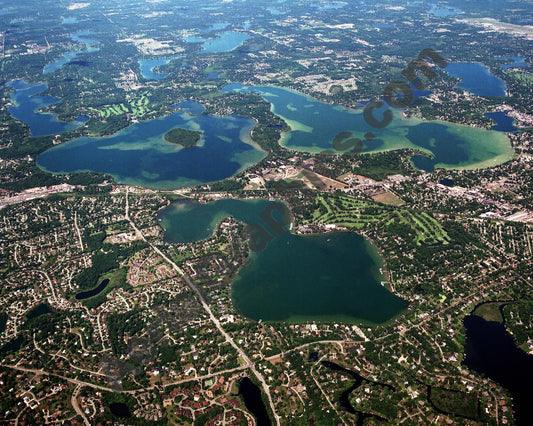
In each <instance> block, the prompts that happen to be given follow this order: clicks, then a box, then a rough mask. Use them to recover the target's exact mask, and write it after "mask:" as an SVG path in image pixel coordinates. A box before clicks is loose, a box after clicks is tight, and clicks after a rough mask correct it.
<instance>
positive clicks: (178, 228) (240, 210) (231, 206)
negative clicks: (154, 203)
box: [157, 199, 289, 243]
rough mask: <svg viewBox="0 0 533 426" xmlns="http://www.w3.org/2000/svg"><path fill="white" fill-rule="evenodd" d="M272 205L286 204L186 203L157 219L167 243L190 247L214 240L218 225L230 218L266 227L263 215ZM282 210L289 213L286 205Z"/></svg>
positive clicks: (257, 201) (178, 203) (254, 201)
mask: <svg viewBox="0 0 533 426" xmlns="http://www.w3.org/2000/svg"><path fill="white" fill-rule="evenodd" d="M269 204H273V205H274V206H276V205H282V204H283V203H281V202H280V201H269V200H264V199H250V200H234V199H222V200H217V201H214V202H211V203H207V204H202V203H199V202H198V201H196V200H190V199H182V200H177V201H175V202H173V203H172V204H171V205H170V206H168V207H165V208H164V209H162V210H161V211H160V212H159V213H158V214H157V218H158V219H159V220H160V221H161V226H162V227H163V228H164V230H165V234H164V241H165V242H168V243H190V242H194V241H201V240H205V239H207V238H210V237H211V236H212V235H213V233H214V232H215V229H216V227H217V226H218V224H219V223H220V222H222V221H223V220H224V219H226V218H228V217H230V216H232V217H234V218H235V219H236V220H238V221H240V222H244V223H246V224H250V223H261V224H262V225H263V226H265V227H266V224H265V223H264V221H262V220H261V219H260V217H259V215H260V214H261V212H263V211H264V210H265V208H266V207H267V206H268V205H269ZM280 207H284V208H280V209H279V211H285V210H287V208H286V207H285V206H284V205H283V206H280ZM276 220H277V218H276ZM286 222H289V221H288V220H287V221H286Z"/></svg>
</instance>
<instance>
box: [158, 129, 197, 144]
mask: <svg viewBox="0 0 533 426" xmlns="http://www.w3.org/2000/svg"><path fill="white" fill-rule="evenodd" d="M164 137H165V141H167V142H168V143H173V144H176V145H180V146H182V147H183V148H192V147H193V146H196V145H198V142H199V141H200V138H201V137H202V132H199V131H196V130H187V129H180V128H178V129H172V130H170V131H168V132H166V133H165V136H164Z"/></svg>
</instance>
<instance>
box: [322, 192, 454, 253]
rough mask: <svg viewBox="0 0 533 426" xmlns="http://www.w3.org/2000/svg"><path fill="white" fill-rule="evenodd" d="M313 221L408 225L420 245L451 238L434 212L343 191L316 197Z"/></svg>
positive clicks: (358, 226)
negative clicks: (389, 203) (397, 205)
mask: <svg viewBox="0 0 533 426" xmlns="http://www.w3.org/2000/svg"><path fill="white" fill-rule="evenodd" d="M315 205H316V209H315V211H314V212H313V214H312V217H311V219H312V221H313V222H315V223H320V224H336V225H339V226H345V227H347V228H349V229H354V230H357V229H363V228H364V227H366V226H367V225H369V224H374V225H385V226H387V225H390V224H393V223H397V224H401V225H404V226H407V227H408V228H409V230H410V232H411V233H413V234H414V236H415V242H416V244H417V245H421V244H431V245H433V244H447V243H448V242H449V241H450V238H449V236H448V234H447V233H446V231H445V230H444V229H443V228H442V226H441V225H440V223H439V222H437V221H436V220H435V219H434V218H433V217H432V216H430V215H429V214H427V213H424V212H414V211H411V210H408V209H402V208H397V207H388V206H385V205H383V204H378V203H375V202H372V201H366V200H357V199H354V198H350V197H347V196H344V195H328V194H320V195H318V196H317V199H316V200H315Z"/></svg>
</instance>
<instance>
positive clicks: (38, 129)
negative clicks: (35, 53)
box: [7, 80, 89, 136]
mask: <svg viewBox="0 0 533 426" xmlns="http://www.w3.org/2000/svg"><path fill="white" fill-rule="evenodd" d="M7 85H8V86H9V87H11V88H12V89H13V92H11V102H12V103H13V105H11V106H9V107H8V110H9V113H10V114H11V115H12V116H13V118H16V119H17V120H20V121H23V122H24V123H26V124H27V125H28V126H29V128H30V132H31V135H32V136H46V135H56V134H59V133H64V132H69V131H72V130H76V129H78V128H79V127H81V126H83V125H84V124H85V123H87V121H88V120H89V118H88V117H85V116H82V115H80V116H78V117H77V119H76V120H75V121H71V122H64V121H60V120H59V119H58V118H57V114H53V113H40V112H37V111H38V110H40V109H42V108H45V107H48V106H50V105H54V104H56V103H58V102H59V99H57V98H54V97H52V96H37V95H38V94H39V93H42V92H44V91H45V90H46V89H47V87H48V86H47V85H46V83H29V82H27V81H25V80H15V81H10V82H8V83H7Z"/></svg>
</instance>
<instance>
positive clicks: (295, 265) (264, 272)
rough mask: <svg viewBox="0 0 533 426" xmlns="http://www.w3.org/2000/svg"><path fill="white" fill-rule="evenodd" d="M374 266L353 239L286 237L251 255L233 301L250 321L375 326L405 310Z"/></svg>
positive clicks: (371, 252)
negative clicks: (386, 287) (365, 324)
mask: <svg viewBox="0 0 533 426" xmlns="http://www.w3.org/2000/svg"><path fill="white" fill-rule="evenodd" d="M379 267H380V260H379V257H378V255H377V253H376V250H375V249H374V248H373V247H372V246H371V245H370V244H369V242H368V241H367V240H366V239H365V238H363V237H361V236H359V235H357V234H353V233H348V232H338V233H331V234H325V235H308V236H298V235H292V234H286V235H285V236H283V237H280V238H277V239H275V240H273V241H272V242H271V243H270V244H269V245H268V246H267V248H266V249H265V250H263V251H260V252H254V253H252V254H251V257H250V260H249V263H248V264H247V265H246V266H245V267H244V268H243V269H241V271H240V272H239V274H238V275H237V277H236V278H235V280H234V282H233V286H232V300H233V304H234V306H235V308H236V309H237V311H238V312H240V313H241V314H242V315H244V316H246V317H248V318H251V319H254V320H260V319H262V320H265V321H290V322H296V321H314V320H319V321H347V322H364V323H370V324H379V323H383V322H386V321H388V320H390V319H392V318H393V317H395V316H397V315H398V314H400V313H401V312H402V311H403V310H404V309H406V308H407V302H406V301H404V300H402V299H400V298H399V297H397V296H395V295H394V294H392V293H390V292H389V291H388V290H387V289H385V288H384V287H383V286H382V285H381V284H380V281H381V279H382V277H381V274H380V272H379Z"/></svg>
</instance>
